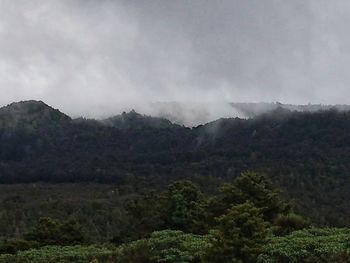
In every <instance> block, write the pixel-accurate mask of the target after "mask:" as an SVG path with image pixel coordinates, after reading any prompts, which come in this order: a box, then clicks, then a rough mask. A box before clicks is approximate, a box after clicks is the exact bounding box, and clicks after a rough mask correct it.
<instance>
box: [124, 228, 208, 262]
mask: <svg viewBox="0 0 350 263" xmlns="http://www.w3.org/2000/svg"><path fill="white" fill-rule="evenodd" d="M208 241H209V238H208V236H200V235H194V234H186V233H183V232H182V231H175V230H163V231H157V232H154V233H152V235H151V236H150V237H149V238H147V239H141V240H137V241H134V242H131V243H129V244H124V245H122V246H120V247H119V248H118V253H117V258H118V262H120V263H128V262H133V263H146V262H152V263H153V262H154V263H156V262H164V263H165V262H168V263H187V262H188V263H190V262H200V260H201V257H202V256H203V253H204V251H205V249H206V248H207V247H208V245H209V243H208Z"/></svg>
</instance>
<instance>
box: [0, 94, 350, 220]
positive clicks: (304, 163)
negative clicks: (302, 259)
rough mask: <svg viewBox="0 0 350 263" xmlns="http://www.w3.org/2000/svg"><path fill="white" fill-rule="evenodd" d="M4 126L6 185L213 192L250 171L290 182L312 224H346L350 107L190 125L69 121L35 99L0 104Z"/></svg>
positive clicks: (123, 118) (142, 119)
mask: <svg viewBox="0 0 350 263" xmlns="http://www.w3.org/2000/svg"><path fill="white" fill-rule="evenodd" d="M0 123H1V125H0V183H16V184H17V183H29V182H31V183H32V182H38V181H44V182H54V183H61V182H78V183H80V182H86V181H88V182H101V183H109V182H114V183H117V184H118V185H126V186H127V187H128V188H132V189H147V188H161V187H162V186H164V185H166V184H168V183H169V182H171V181H174V180H178V179H192V180H194V181H196V182H198V183H199V184H201V185H202V186H203V187H204V188H205V189H206V190H207V191H211V190H212V189H214V188H215V187H216V185H218V184H220V183H222V182H223V181H227V180H230V179H232V178H234V177H235V176H237V175H239V174H240V173H241V172H242V171H246V170H254V171H259V172H261V173H265V174H266V175H267V176H269V177H270V179H271V180H272V181H273V182H274V183H275V184H277V185H279V186H280V187H282V188H283V189H285V190H286V195H288V197H291V198H295V202H296V203H297V204H298V207H299V209H300V210H301V211H307V214H308V215H310V217H312V218H314V220H315V222H319V223H322V224H327V223H331V224H332V225H339V226H344V225H347V226H350V220H349V218H350V205H349V204H348V200H349V198H350V192H349V190H348V189H349V188H350V180H349V178H350V112H348V111H340V110H337V109H335V108H332V109H324V110H321V111H316V112H310V111H306V112H302V111H291V110H289V109H286V108H285V107H277V108H276V109H274V110H272V111H270V112H267V113H264V114H260V115H258V116H256V117H254V118H249V119H242V118H223V119H219V120H217V121H214V122H210V123H208V124H205V125H199V126H198V127H194V128H186V127H183V126H179V125H174V124H172V123H171V122H169V121H166V120H164V119H160V118H153V117H148V116H144V115H140V114H138V113H136V112H130V113H124V114H121V115H119V116H116V117H112V118H110V119H107V120H103V121H98V120H85V119H77V120H71V119H70V118H69V117H68V116H66V115H65V114H63V113H61V112H59V111H58V110H55V109H53V108H51V107H49V106H48V105H46V104H44V103H43V102H34V101H29V102H20V103H14V104H10V105H9V106H6V107H4V108H1V109H0ZM334 203H336V204H337V205H336V206H335V205H334Z"/></svg>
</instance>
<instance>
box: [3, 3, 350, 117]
mask: <svg viewBox="0 0 350 263" xmlns="http://www.w3.org/2000/svg"><path fill="white" fill-rule="evenodd" d="M349 25H350V1H347V0H339V1H337V0H334V1H329V0H315V1H311V0H310V1H308V0H176V1H175V0H158V1H157V0H0V92H1V96H0V104H1V105H4V104H7V103H9V102H12V101H18V100H27V99H41V100H44V101H45V102H47V103H49V104H50V105H53V106H55V107H57V108H60V109H61V110H62V111H65V112H66V113H68V114H71V115H88V116H97V115H99V114H101V113H106V112H107V113H108V114H109V111H119V110H122V109H128V108H137V109H141V110H142V106H140V105H145V104H146V103H149V102H158V101H180V102H185V103H189V102H198V103H199V102H208V101H211V102H214V103H223V102H227V101H268V102H270V101H280V102H285V103H301V104H304V103H309V102H311V103H329V104H334V103H350V26H349Z"/></svg>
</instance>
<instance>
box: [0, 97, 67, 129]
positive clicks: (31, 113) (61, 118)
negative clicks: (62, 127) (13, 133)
mask: <svg viewBox="0 0 350 263" xmlns="http://www.w3.org/2000/svg"><path fill="white" fill-rule="evenodd" d="M70 120H71V119H70V117H68V116H67V115H65V114H63V113H61V112H60V111H59V110H56V109H53V108H52V107H50V106H48V105H47V104H45V103H44V102H42V101H34V100H31V101H22V102H16V103H12V104H9V105H7V106H5V107H2V108H0V128H7V129H15V128H20V127H21V128H28V129H35V128H38V127H39V126H42V125H52V124H60V123H65V122H67V121H70Z"/></svg>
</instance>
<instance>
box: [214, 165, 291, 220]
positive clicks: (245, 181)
mask: <svg viewBox="0 0 350 263" xmlns="http://www.w3.org/2000/svg"><path fill="white" fill-rule="evenodd" d="M220 192H221V195H220V197H219V198H218V199H217V202H216V204H215V205H216V207H217V208H214V209H216V213H217V215H220V213H221V214H222V213H224V211H225V210H226V209H228V208H230V207H231V206H232V205H237V204H243V203H244V202H246V201H250V202H251V203H252V204H253V205H254V206H255V207H257V208H259V209H261V211H262V214H263V217H264V219H265V220H266V221H268V222H271V223H272V222H273V221H274V220H275V219H276V218H277V217H278V215H279V214H281V213H287V212H288V211H290V206H289V205H288V203H286V202H285V201H284V200H282V199H281V197H280V192H279V191H278V190H276V189H274V187H273V185H272V183H271V182H270V181H268V180H267V179H266V178H265V177H264V176H262V175H259V174H257V173H254V172H245V173H242V174H241V175H240V176H239V177H237V178H236V179H235V180H234V181H233V182H232V183H226V184H224V185H223V186H222V187H221V189H220Z"/></svg>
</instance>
